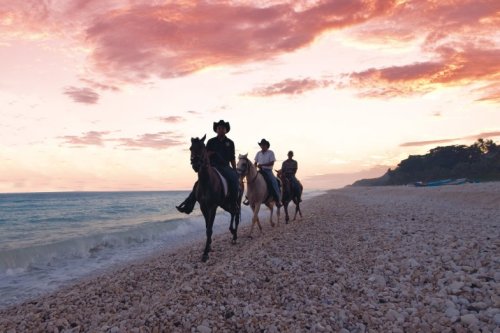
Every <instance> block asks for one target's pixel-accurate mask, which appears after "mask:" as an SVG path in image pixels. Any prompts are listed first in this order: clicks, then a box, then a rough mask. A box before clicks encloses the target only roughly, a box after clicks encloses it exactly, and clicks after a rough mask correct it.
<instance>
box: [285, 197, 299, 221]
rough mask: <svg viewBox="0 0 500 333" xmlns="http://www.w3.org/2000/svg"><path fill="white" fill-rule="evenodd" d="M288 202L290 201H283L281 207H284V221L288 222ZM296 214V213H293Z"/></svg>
mask: <svg viewBox="0 0 500 333" xmlns="http://www.w3.org/2000/svg"><path fill="white" fill-rule="evenodd" d="M289 204H290V201H287V202H285V204H284V205H283V207H284V208H285V223H286V224H288V221H290V216H289V215H288V205H289ZM295 215H297V213H295Z"/></svg>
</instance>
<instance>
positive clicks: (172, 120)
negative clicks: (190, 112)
mask: <svg viewBox="0 0 500 333" xmlns="http://www.w3.org/2000/svg"><path fill="white" fill-rule="evenodd" d="M159 120H160V121H162V122H164V123H169V124H175V123H180V122H183V121H185V120H186V119H185V118H184V117H180V116H169V117H160V118H159Z"/></svg>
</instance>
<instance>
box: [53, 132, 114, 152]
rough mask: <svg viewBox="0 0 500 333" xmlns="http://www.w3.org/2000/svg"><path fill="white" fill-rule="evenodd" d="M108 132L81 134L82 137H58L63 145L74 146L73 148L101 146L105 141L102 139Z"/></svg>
mask: <svg viewBox="0 0 500 333" xmlns="http://www.w3.org/2000/svg"><path fill="white" fill-rule="evenodd" d="M109 133H110V132H107V131H104V132H98V131H90V132H86V133H83V134H82V135H79V136H77V135H66V136H62V137H60V138H61V139H63V141H64V144H67V145H70V146H74V147H78V148H80V147H83V146H102V145H103V144H104V142H105V141H106V140H105V139H104V138H103V137H104V136H105V135H108V134H109Z"/></svg>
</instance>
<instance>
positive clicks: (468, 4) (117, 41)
mask: <svg viewBox="0 0 500 333" xmlns="http://www.w3.org/2000/svg"><path fill="white" fill-rule="evenodd" d="M499 11H500V2H499V1H497V0H443V1H417V0H406V1H395V0H364V1H361V0H352V1H347V0H335V1H334V0H319V1H314V2H307V1H299V2H297V1H271V2H249V1H241V2H238V1H236V2H229V1H210V2H200V1H194V0H184V1H181V2H173V1H172V2H167V3H160V2H153V3H151V2H150V1H145V0H129V1H127V2H126V3H125V4H124V3H123V2H121V1H105V2H103V1H97V0H72V1H71V0H69V1H63V2H46V1H38V0H25V1H11V2H8V1H2V2H1V3H0V31H1V32H0V38H1V37H2V36H13V35H14V36H20V35H22V34H23V33H26V36H27V37H26V38H33V33H37V34H39V35H43V34H55V35H58V34H59V35H61V36H65V37H67V36H70V37H72V38H74V39H76V40H79V41H81V42H83V43H84V44H85V45H84V46H85V47H86V48H87V49H89V50H90V54H89V58H88V59H89V60H90V62H91V65H92V66H91V68H92V71H93V73H95V74H96V75H102V76H103V77H105V78H106V79H107V81H109V82H123V81H124V82H132V83H134V82H145V81H146V80H147V79H148V78H150V77H161V78H173V77H178V76H182V75H187V74H190V73H193V72H196V71H198V70H200V69H203V68H207V67H210V66H221V65H238V64H242V63H248V62H253V61H261V60H268V59H273V58H274V57H277V56H279V55H281V54H285V53H289V52H293V51H295V50H297V49H300V48H303V47H305V46H307V45H309V44H311V43H312V42H313V41H314V40H315V39H316V38H318V37H319V36H321V34H323V33H324V32H326V31H329V30H335V29H345V28H351V31H352V36H353V37H355V38H357V39H359V40H361V41H364V42H373V41H381V42H384V43H386V44H389V45H390V43H392V42H395V41H397V42H398V43H401V42H403V43H404V42H419V43H421V45H420V47H421V50H422V52H424V53H425V58H426V60H422V61H419V62H416V63H410V64H406V65H402V66H389V67H382V68H371V69H366V70H361V71H358V72H356V73H352V74H351V81H350V82H349V84H348V86H350V87H352V88H355V89H360V95H361V96H371V97H393V96H401V95H411V94H421V93H426V92H428V91H432V90H433V89H436V88H437V87H439V86H440V85H441V86H442V85H466V84H469V83H471V82H474V81H476V80H481V81H485V82H489V83H492V82H498V77H497V76H495V75H494V73H498V61H497V60H496V59H498V58H499V46H498V38H497V31H498V24H499V18H498V12H499ZM345 31H348V32H349V30H345ZM422 41H423V42H422ZM362 79H365V81H362ZM93 81H94V83H95V84H90V83H89V85H90V87H92V88H94V89H100V90H103V89H114V88H113V87H115V88H116V87H117V85H118V83H113V84H109V83H97V82H101V80H99V81H96V80H93ZM292 81H297V80H292ZM288 83H289V84H288ZM288 83H287V82H285V83H281V84H282V85H283V86H280V83H278V84H277V85H276V86H274V87H269V90H266V89H265V88H263V89H262V91H261V92H262V93H263V94H264V95H265V94H266V93H271V94H274V91H275V92H276V93H277V94H280V93H284V94H286V93H288V91H290V92H291V93H292V94H293V93H294V91H295V90H294V85H293V82H291V83H290V82H288ZM273 89H274V90H273ZM288 89H289V90H288ZM297 91H298V92H300V91H301V90H300V88H298V90H297ZM257 93H259V91H257ZM485 98H486V97H485ZM496 100H497V97H496V94H494V95H493V98H492V99H490V101H496Z"/></svg>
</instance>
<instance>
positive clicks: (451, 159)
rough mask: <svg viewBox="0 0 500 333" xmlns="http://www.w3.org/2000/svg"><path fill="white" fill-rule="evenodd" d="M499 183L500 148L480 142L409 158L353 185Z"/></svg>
mask: <svg viewBox="0 0 500 333" xmlns="http://www.w3.org/2000/svg"><path fill="white" fill-rule="evenodd" d="M460 178H467V179H468V180H470V181H500V146H499V145H497V144H496V143H495V142H493V140H483V139H478V140H477V141H476V142H474V143H473V144H472V145H470V146H466V145H452V146H445V147H436V148H433V149H431V150H430V151H429V152H428V153H427V154H425V155H410V156H408V158H406V159H404V160H402V161H401V162H399V164H398V165H397V167H396V168H394V170H392V169H389V170H387V172H386V173H385V174H384V175H383V176H382V177H379V178H372V179H361V180H358V181H356V182H354V183H353V186H381V185H405V184H410V183H415V182H430V181H436V180H441V179H460Z"/></svg>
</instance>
